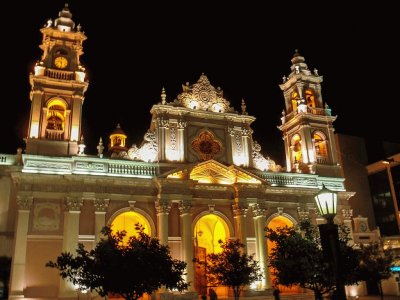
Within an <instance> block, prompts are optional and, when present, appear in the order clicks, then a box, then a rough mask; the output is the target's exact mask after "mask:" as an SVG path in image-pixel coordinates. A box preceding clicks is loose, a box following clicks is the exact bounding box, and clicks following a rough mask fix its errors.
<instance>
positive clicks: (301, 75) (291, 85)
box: [279, 50, 340, 177]
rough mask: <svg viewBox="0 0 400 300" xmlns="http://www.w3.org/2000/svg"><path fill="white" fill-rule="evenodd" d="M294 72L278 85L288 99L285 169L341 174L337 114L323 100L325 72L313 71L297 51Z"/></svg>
mask: <svg viewBox="0 0 400 300" xmlns="http://www.w3.org/2000/svg"><path fill="white" fill-rule="evenodd" d="M290 69H291V73H290V74H289V76H288V77H286V76H284V77H283V83H282V84H280V85H279V87H280V88H281V90H282V91H283V95H284V99H285V109H284V110H283V111H282V118H281V120H282V125H280V126H279V129H280V130H281V131H282V133H283V140H284V142H285V151H286V169H287V170H288V171H293V172H298V173H311V174H315V173H316V174H319V175H322V176H334V177H335V176H340V167H339V165H338V158H337V152H336V141H335V136H334V128H333V125H332V124H333V122H334V121H335V120H336V116H332V115H331V109H330V108H329V107H328V104H327V103H326V102H323V100H322V94H321V83H322V76H320V75H319V74H318V70H317V69H314V71H313V72H311V71H310V70H309V69H308V66H307V64H306V63H305V59H304V57H303V56H301V55H300V53H298V52H297V50H296V52H295V54H294V56H293V58H292V66H291V68H290Z"/></svg>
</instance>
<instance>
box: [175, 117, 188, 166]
mask: <svg viewBox="0 0 400 300" xmlns="http://www.w3.org/2000/svg"><path fill="white" fill-rule="evenodd" d="M186 124H187V123H186V122H185V121H183V120H179V121H178V126H177V127H178V142H177V147H178V153H179V161H181V162H184V161H185V127H186Z"/></svg>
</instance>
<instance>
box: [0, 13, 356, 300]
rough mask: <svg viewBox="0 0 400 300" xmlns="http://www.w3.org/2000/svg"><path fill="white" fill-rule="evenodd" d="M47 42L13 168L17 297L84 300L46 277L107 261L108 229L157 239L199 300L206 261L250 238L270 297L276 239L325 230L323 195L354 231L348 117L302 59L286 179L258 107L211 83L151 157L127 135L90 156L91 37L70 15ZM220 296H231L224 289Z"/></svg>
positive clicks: (180, 107) (0, 222)
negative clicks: (82, 263) (344, 143)
mask: <svg viewBox="0 0 400 300" xmlns="http://www.w3.org/2000/svg"><path fill="white" fill-rule="evenodd" d="M41 33H42V35H43V39H42V44H41V45H40V48H41V49H42V51H43V53H42V57H41V58H40V60H39V61H38V63H37V64H36V65H35V67H34V70H32V71H33V72H32V73H31V75H30V78H29V80H30V84H31V92H30V100H31V111H30V120H29V128H27V138H26V148H25V149H24V150H22V149H21V150H19V151H18V153H17V154H16V155H9V154H1V155H0V191H1V192H0V215H1V219H0V255H7V256H10V257H12V271H11V281H10V289H9V291H10V297H12V298H53V299H54V298H74V297H75V298H76V293H77V288H78V287H76V286H73V285H71V284H70V283H68V282H66V281H63V280H61V279H60V277H59V276H58V273H57V271H56V270H54V269H50V268H46V267H45V264H46V262H48V261H49V260H54V259H55V258H56V257H57V256H58V255H59V254H60V253H61V252H66V251H69V252H72V253H73V252H74V251H75V249H76V248H77V244H78V242H81V243H84V245H85V246H86V247H87V248H89V249H90V248H93V247H94V245H95V243H96V242H97V241H98V240H99V239H100V238H101V235H100V230H101V228H102V227H103V226H104V225H112V226H113V229H115V230H122V229H125V230H127V232H128V233H129V232H132V231H133V225H134V224H135V223H137V222H139V223H141V224H142V225H144V227H145V229H146V232H147V233H148V234H150V235H151V236H154V237H157V238H158V239H159V240H160V242H161V243H163V244H165V245H168V246H169V247H170V249H171V253H172V255H173V257H174V258H177V259H181V260H184V261H185V262H187V263H188V265H187V275H186V280H187V281H188V282H190V283H191V285H190V287H189V288H188V291H187V292H188V293H191V292H197V293H200V292H201V289H202V288H203V287H202V284H204V283H202V282H201V280H200V278H201V274H197V272H198V270H196V268H195V266H194V265H193V262H192V261H193V258H195V257H202V256H204V255H206V254H208V253H212V252H216V251H218V247H219V244H218V240H219V239H222V240H227V239H236V238H238V239H240V240H241V242H242V243H244V245H245V246H246V251H247V252H248V253H255V254H256V255H255V257H256V259H257V260H258V261H259V262H260V265H261V267H262V271H263V274H264V277H263V279H262V280H261V281H260V282H257V283H256V284H255V285H254V286H252V287H249V289H253V290H254V291H268V290H270V289H271V280H272V278H271V275H270V272H269V270H268V253H269V250H270V245H269V243H268V241H267V240H266V238H265V227H271V228H276V227H278V226H283V225H294V224H296V223H297V222H299V220H300V219H302V218H307V219H311V220H312V221H313V222H321V221H322V219H321V218H320V217H319V216H318V213H317V210H316V205H315V202H314V195H315V194H316V193H317V192H318V191H319V190H320V189H321V188H322V186H323V185H325V186H326V187H327V188H329V189H331V190H334V191H336V192H338V199H339V200H338V201H339V203H338V214H337V217H336V222H337V223H346V224H348V225H349V228H351V208H350V207H349V205H348V199H349V198H350V197H351V196H352V195H353V194H354V193H353V192H349V191H346V189H345V185H344V178H343V177H341V175H340V174H341V170H340V165H339V162H338V157H337V150H336V143H335V137H334V127H333V123H334V121H335V118H336V117H335V116H333V115H332V114H331V109H330V108H329V107H328V106H327V105H326V103H325V102H324V101H323V99H322V93H321V83H322V80H323V78H322V76H320V75H319V74H318V72H317V70H314V71H310V70H309V69H308V66H307V64H306V63H305V59H304V57H303V56H301V55H300V54H299V53H298V52H296V53H295V55H294V56H293V58H292V60H291V62H292V66H291V70H290V74H289V75H288V76H287V77H284V80H283V83H282V84H281V85H280V88H281V90H282V92H283V100H284V101H283V104H284V105H282V106H283V107H284V109H283V111H282V118H281V124H279V129H280V130H281V131H282V135H283V141H284V145H285V154H286V162H285V164H286V165H285V166H279V165H277V164H276V163H275V162H274V161H272V160H271V159H269V158H268V157H264V156H263V155H262V154H261V147H260V145H259V144H258V143H257V142H256V141H255V140H254V139H253V136H252V132H253V131H252V128H251V125H252V122H254V121H255V117H253V116H251V115H249V114H248V113H247V111H246V104H245V103H244V101H243V102H242V105H241V107H240V109H239V112H238V111H236V110H235V109H234V108H233V107H232V106H231V104H230V103H229V101H228V100H227V99H225V98H224V95H223V91H222V90H221V89H220V88H215V87H214V86H213V85H212V84H211V83H210V81H209V79H208V78H207V76H206V75H204V74H202V75H201V76H200V77H199V79H198V81H197V82H195V83H193V84H189V83H188V84H186V85H183V86H182V92H181V94H179V95H177V97H176V100H174V101H173V102H167V101H166V95H165V91H162V93H161V98H160V102H159V103H156V104H154V105H153V107H152V108H151V111H150V113H151V118H152V119H151V125H150V128H149V129H148V131H147V132H146V133H145V134H144V139H143V143H142V144H141V145H139V146H135V145H134V146H130V145H126V138H127V136H126V134H125V133H124V131H123V129H122V128H120V127H119V126H117V128H116V129H115V131H114V132H113V133H112V134H111V135H110V139H109V141H107V144H108V147H107V148H108V151H105V145H104V144H103V141H102V140H100V141H99V144H98V146H97V149H98V153H97V155H87V154H85V150H84V149H85V144H84V141H83V140H82V139H81V131H82V123H81V119H82V105H83V99H84V94H85V92H86V90H87V88H88V85H89V83H88V81H87V80H86V79H85V68H84V66H83V65H82V64H81V62H80V56H81V55H82V53H83V42H84V41H85V39H86V36H85V34H84V33H83V32H82V31H81V28H80V26H75V23H74V22H73V20H72V14H71V12H70V11H69V9H68V7H65V8H63V9H62V11H61V12H60V13H59V17H58V18H57V19H56V20H55V21H54V23H53V22H52V21H49V22H48V23H47V25H46V26H45V27H44V28H42V29H41ZM89 55H90V53H89ZM87 101H90V100H87ZM104 143H106V141H104ZM217 293H218V294H219V296H220V297H224V296H227V291H226V290H225V289H224V288H218V289H217ZM193 294H194V293H193Z"/></svg>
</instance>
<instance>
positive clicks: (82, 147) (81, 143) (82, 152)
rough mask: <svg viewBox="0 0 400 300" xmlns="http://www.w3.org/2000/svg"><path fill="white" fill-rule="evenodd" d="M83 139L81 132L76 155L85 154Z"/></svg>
mask: <svg viewBox="0 0 400 300" xmlns="http://www.w3.org/2000/svg"><path fill="white" fill-rule="evenodd" d="M85 148H86V145H85V139H84V138H83V134H82V135H81V140H80V141H79V143H78V155H85Z"/></svg>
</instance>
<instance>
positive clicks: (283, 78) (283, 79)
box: [282, 75, 287, 83]
mask: <svg viewBox="0 0 400 300" xmlns="http://www.w3.org/2000/svg"><path fill="white" fill-rule="evenodd" d="M282 81H283V83H285V82H286V81H287V77H286V76H285V75H283V77H282Z"/></svg>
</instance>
